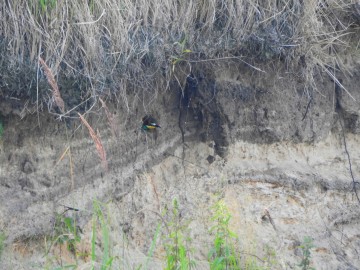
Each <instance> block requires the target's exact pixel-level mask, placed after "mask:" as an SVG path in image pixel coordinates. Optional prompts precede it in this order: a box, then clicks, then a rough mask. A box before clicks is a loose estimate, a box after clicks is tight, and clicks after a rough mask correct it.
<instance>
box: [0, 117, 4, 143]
mask: <svg viewBox="0 0 360 270" xmlns="http://www.w3.org/2000/svg"><path fill="white" fill-rule="evenodd" d="M3 135H4V126H3V123H2V121H1V119H0V140H1V139H2V136H3Z"/></svg>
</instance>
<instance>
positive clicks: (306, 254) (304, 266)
mask: <svg viewBox="0 0 360 270" xmlns="http://www.w3.org/2000/svg"><path fill="white" fill-rule="evenodd" d="M299 247H300V248H301V249H302V259H301V262H300V264H299V267H300V268H301V270H315V268H313V267H310V263H311V262H310V258H311V249H312V248H313V247H314V244H313V240H312V239H311V237H309V236H305V237H304V240H303V243H302V244H301V245H300V246H299Z"/></svg>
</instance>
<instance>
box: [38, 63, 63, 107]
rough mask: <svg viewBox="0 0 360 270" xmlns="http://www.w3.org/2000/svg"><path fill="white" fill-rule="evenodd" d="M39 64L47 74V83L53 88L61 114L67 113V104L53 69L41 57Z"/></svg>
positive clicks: (54, 97)
mask: <svg viewBox="0 0 360 270" xmlns="http://www.w3.org/2000/svg"><path fill="white" fill-rule="evenodd" d="M39 63H40V64H41V66H42V67H43V69H44V72H45V74H46V78H47V81H48V83H49V84H50V86H51V89H52V95H53V99H54V101H55V104H56V106H57V107H58V108H59V110H60V111H61V113H65V103H64V100H63V99H62V98H61V94H60V91H59V87H58V85H57V83H56V80H55V77H54V75H53V73H52V72H51V69H50V68H49V66H48V65H47V64H46V63H45V61H44V60H43V59H42V58H41V57H39Z"/></svg>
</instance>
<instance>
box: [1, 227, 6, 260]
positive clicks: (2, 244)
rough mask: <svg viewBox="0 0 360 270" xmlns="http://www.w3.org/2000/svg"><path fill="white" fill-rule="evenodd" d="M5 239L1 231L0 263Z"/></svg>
mask: <svg viewBox="0 0 360 270" xmlns="http://www.w3.org/2000/svg"><path fill="white" fill-rule="evenodd" d="M5 239H6V236H5V233H4V232H3V231H0V261H1V255H2V252H3V251H4V246H5V243H4V242H5Z"/></svg>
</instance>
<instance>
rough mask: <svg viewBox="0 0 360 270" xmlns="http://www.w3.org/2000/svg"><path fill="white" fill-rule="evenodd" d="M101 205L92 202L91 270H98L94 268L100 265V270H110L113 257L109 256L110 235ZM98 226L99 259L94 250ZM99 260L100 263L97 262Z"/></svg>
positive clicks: (97, 202)
mask: <svg viewBox="0 0 360 270" xmlns="http://www.w3.org/2000/svg"><path fill="white" fill-rule="evenodd" d="M102 208H103V205H102V204H101V203H100V202H99V201H94V202H93V220H92V222H93V224H92V236H91V261H92V265H93V266H92V269H98V268H97V267H95V266H96V265H98V264H99V263H100V269H101V270H106V269H111V266H112V263H113V260H114V257H112V256H110V235H109V228H108V221H107V219H106V215H105V214H104V211H103V210H102ZM98 225H100V229H101V236H102V241H101V247H102V250H101V255H100V256H101V258H98V256H99V255H98V254H97V249H96V237H97V236H96V235H97V229H98ZM100 260H101V262H99V261H100Z"/></svg>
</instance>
